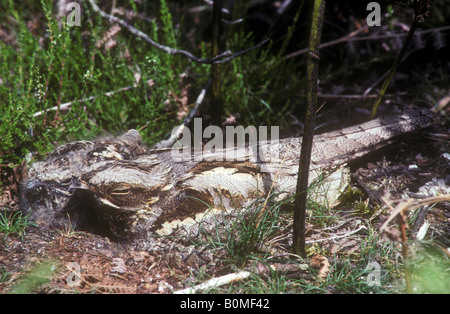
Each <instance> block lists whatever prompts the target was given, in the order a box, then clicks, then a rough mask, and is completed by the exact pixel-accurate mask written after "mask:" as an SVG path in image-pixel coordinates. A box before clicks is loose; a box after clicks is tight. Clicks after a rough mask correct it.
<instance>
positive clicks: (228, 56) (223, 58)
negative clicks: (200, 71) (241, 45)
mask: <svg viewBox="0 0 450 314" xmlns="http://www.w3.org/2000/svg"><path fill="white" fill-rule="evenodd" d="M89 3H90V4H91V6H92V9H93V10H94V11H95V12H97V13H99V14H100V15H101V16H102V17H103V18H105V19H107V20H108V21H109V22H110V23H118V24H120V25H121V26H123V27H125V28H126V29H127V30H128V31H130V32H131V33H132V34H133V35H135V36H137V37H139V38H142V39H144V40H145V41H146V42H147V43H149V44H150V45H152V46H153V47H155V48H156V49H159V50H161V51H164V52H166V53H168V54H170V55H183V56H185V57H187V58H189V59H191V60H193V61H195V62H198V63H205V64H215V63H225V62H228V61H230V60H233V59H234V58H236V57H239V56H240V55H243V54H245V53H247V52H249V51H251V50H254V49H256V48H259V47H261V46H262V45H264V44H265V43H267V42H268V41H269V40H270V38H266V39H265V40H263V41H262V42H260V43H259V44H257V45H255V46H253V47H250V48H248V49H245V50H242V51H239V52H236V53H234V54H233V53H232V52H231V51H230V50H227V51H225V52H222V53H220V54H218V55H217V56H215V57H213V58H209V59H203V58H197V57H196V56H194V55H193V54H191V53H190V52H188V51H186V50H181V49H174V48H171V47H167V46H164V45H161V44H160V43H157V42H156V41H154V40H153V39H151V38H150V37H149V36H148V35H147V34H145V33H143V32H141V31H140V30H138V29H137V28H135V27H133V26H131V25H130V24H128V23H127V22H125V21H124V20H121V19H119V18H118V17H115V16H113V15H110V14H108V13H106V12H104V11H102V10H101V9H100V8H99V7H98V6H97V4H95V2H94V1H93V0H89Z"/></svg>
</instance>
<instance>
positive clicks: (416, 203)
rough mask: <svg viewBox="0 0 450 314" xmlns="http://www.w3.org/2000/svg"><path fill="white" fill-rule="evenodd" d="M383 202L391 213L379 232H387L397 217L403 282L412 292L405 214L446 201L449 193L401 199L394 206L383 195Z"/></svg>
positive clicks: (407, 290)
mask: <svg viewBox="0 0 450 314" xmlns="http://www.w3.org/2000/svg"><path fill="white" fill-rule="evenodd" d="M381 199H382V200H383V202H384V203H385V204H386V205H387V206H388V207H389V208H390V209H391V211H392V212H391V215H390V216H389V218H388V219H387V220H386V221H385V222H384V224H383V225H382V226H381V228H380V230H381V232H386V233H387V232H388V231H389V229H388V228H387V225H388V224H389V223H390V222H391V221H392V220H393V219H395V218H396V219H397V221H398V224H399V226H400V234H401V245H402V256H403V261H404V263H405V282H406V292H407V293H412V292H413V290H412V280H411V272H410V270H409V266H408V243H407V240H408V238H407V235H406V228H407V223H406V214H407V212H408V211H410V210H414V209H416V208H418V207H422V206H425V205H429V204H433V203H437V202H442V201H448V200H450V194H446V195H441V196H432V197H428V198H425V199H423V200H415V199H409V200H407V201H401V202H400V203H399V204H397V206H396V207H395V208H393V207H392V201H391V200H390V199H389V198H388V197H387V196H383V197H382V198H381Z"/></svg>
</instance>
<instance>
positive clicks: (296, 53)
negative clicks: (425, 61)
mask: <svg viewBox="0 0 450 314" xmlns="http://www.w3.org/2000/svg"><path fill="white" fill-rule="evenodd" d="M362 30H365V28H361V29H359V30H357V31H354V32H352V33H350V34H348V35H346V36H344V37H342V38H339V39H335V40H331V41H328V42H326V43H322V44H321V45H320V49H322V48H325V47H329V46H333V45H337V44H341V43H345V42H353V41H367V40H382V39H389V38H395V37H405V36H407V34H389V35H376V36H361V37H353V36H355V33H356V32H358V33H359V32H361V31H362ZM448 30H450V26H443V27H437V28H432V29H427V30H422V31H417V32H416V34H418V35H423V34H428V33H433V32H443V31H448ZM307 52H308V48H305V49H301V50H298V51H294V52H292V53H290V54H288V55H286V56H285V58H286V59H291V58H294V57H298V56H300V55H302V54H304V53H307Z"/></svg>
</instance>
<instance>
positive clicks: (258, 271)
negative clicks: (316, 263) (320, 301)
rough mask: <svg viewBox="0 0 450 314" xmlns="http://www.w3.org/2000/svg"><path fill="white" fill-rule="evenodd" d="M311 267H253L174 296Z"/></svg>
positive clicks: (293, 265) (176, 292)
mask: <svg viewBox="0 0 450 314" xmlns="http://www.w3.org/2000/svg"><path fill="white" fill-rule="evenodd" d="M308 269H309V266H308V265H307V264H281V263H277V264H276V265H264V264H261V263H259V264H257V265H255V266H253V267H252V268H251V269H250V270H242V271H239V272H236V273H231V274H228V275H224V276H221V277H216V278H212V279H210V280H208V281H206V282H204V283H201V284H199V285H196V286H193V287H189V288H186V289H182V290H178V291H174V292H173V293H174V294H194V293H200V292H202V291H204V290H206V289H211V288H218V287H220V286H223V285H227V284H231V283H233V282H236V281H240V280H243V279H247V278H248V277H250V276H251V275H252V274H255V275H267V274H269V273H270V272H271V271H277V272H291V273H298V272H302V271H305V270H308ZM319 280H322V278H319Z"/></svg>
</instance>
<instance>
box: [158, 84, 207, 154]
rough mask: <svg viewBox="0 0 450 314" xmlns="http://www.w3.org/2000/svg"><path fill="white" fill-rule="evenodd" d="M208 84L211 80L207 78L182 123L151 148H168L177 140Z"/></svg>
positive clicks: (190, 119)
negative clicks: (165, 138)
mask: <svg viewBox="0 0 450 314" xmlns="http://www.w3.org/2000/svg"><path fill="white" fill-rule="evenodd" d="M210 84H211V80H209V81H208V84H207V85H206V87H205V88H204V89H202V90H201V92H200V94H199V95H198V97H197V100H196V101H195V105H194V108H192V110H191V112H190V113H189V115H188V116H187V117H186V118H185V119H184V121H183V123H182V124H180V125H179V126H177V127H176V128H174V129H173V131H172V133H171V135H170V138H169V139H167V140H163V141H160V142H158V143H156V144H155V145H154V146H153V148H156V149H162V148H169V147H171V146H172V145H173V144H174V143H175V142H176V141H177V140H178V137H179V136H180V134H182V133H183V130H184V129H185V128H187V127H188V125H189V124H190V123H191V121H192V119H193V118H194V116H195V115H196V114H197V111H198V108H199V107H200V105H201V104H202V102H203V99H204V98H205V94H206V90H207V89H208V88H209V85H210Z"/></svg>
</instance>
